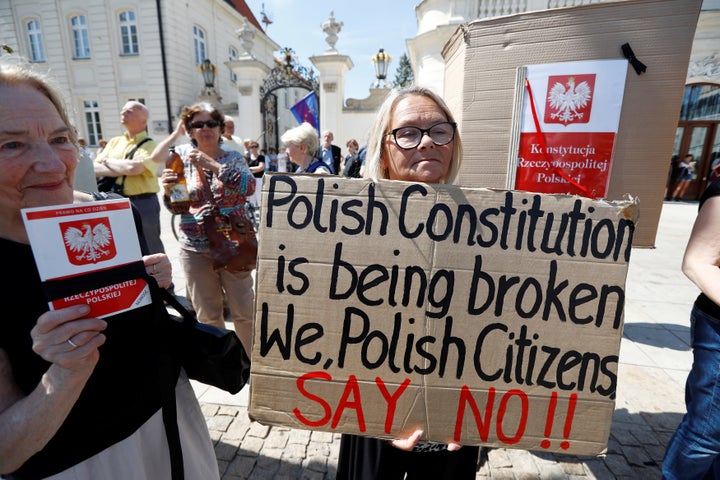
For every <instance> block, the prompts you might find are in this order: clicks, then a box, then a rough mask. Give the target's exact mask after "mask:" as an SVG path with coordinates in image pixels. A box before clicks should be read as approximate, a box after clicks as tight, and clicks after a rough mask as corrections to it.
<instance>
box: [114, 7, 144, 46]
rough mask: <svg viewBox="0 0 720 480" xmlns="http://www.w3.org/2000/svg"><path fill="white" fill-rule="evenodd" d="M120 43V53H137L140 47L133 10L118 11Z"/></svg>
mask: <svg viewBox="0 0 720 480" xmlns="http://www.w3.org/2000/svg"><path fill="white" fill-rule="evenodd" d="M119 23H120V45H121V54H122V55H138V54H139V53H140V47H139V44H138V35H137V19H136V18H135V12H133V11H132V10H127V11H125V12H120V15H119Z"/></svg>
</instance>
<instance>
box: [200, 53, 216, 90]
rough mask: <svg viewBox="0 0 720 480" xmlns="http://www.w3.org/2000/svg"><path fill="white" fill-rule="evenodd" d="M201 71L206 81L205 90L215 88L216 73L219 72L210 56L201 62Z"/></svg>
mask: <svg viewBox="0 0 720 480" xmlns="http://www.w3.org/2000/svg"><path fill="white" fill-rule="evenodd" d="M200 72H201V73H202V76H203V80H204V81H205V91H206V92H209V91H212V90H214V89H215V75H216V74H217V68H215V65H213V64H212V62H211V61H210V59H209V58H206V59H205V60H204V61H203V62H202V63H201V64H200Z"/></svg>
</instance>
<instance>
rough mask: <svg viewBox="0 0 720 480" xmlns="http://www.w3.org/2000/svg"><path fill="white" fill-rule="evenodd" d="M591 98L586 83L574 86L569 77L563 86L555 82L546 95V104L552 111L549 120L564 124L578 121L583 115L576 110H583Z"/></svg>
mask: <svg viewBox="0 0 720 480" xmlns="http://www.w3.org/2000/svg"><path fill="white" fill-rule="evenodd" d="M566 86H567V88H565V87H566ZM591 98H592V92H591V91H590V85H588V83H587V82H586V81H582V82H580V83H579V84H577V85H575V77H570V78H568V81H567V83H566V84H565V85H563V84H562V83H560V82H555V85H553V86H552V88H551V89H550V92H549V93H548V102H549V104H550V107H551V108H552V109H553V110H554V113H550V118H552V119H553V120H559V121H560V122H562V123H565V124H568V123H570V122H572V121H574V120H579V119H581V118H582V117H583V113H582V112H579V111H578V110H579V109H581V108H584V107H585V106H586V105H587V104H588V102H589V101H590V99H591Z"/></svg>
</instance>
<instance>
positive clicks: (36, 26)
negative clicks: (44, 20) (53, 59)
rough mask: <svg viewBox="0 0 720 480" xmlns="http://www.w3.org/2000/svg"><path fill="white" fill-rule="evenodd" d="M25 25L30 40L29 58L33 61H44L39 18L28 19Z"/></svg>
mask: <svg viewBox="0 0 720 480" xmlns="http://www.w3.org/2000/svg"><path fill="white" fill-rule="evenodd" d="M26 26H27V34H28V41H29V42H30V58H31V59H32V61H33V62H44V61H45V47H44V46H43V38H42V30H40V20H30V21H29V22H27V24H26Z"/></svg>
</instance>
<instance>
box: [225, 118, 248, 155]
mask: <svg viewBox="0 0 720 480" xmlns="http://www.w3.org/2000/svg"><path fill="white" fill-rule="evenodd" d="M224 120H225V131H224V132H223V134H222V142H223V148H225V149H226V150H235V151H236V152H240V153H242V154H245V148H244V147H243V145H242V138H240V137H237V136H235V120H234V119H233V117H231V116H230V115H225V119H224Z"/></svg>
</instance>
